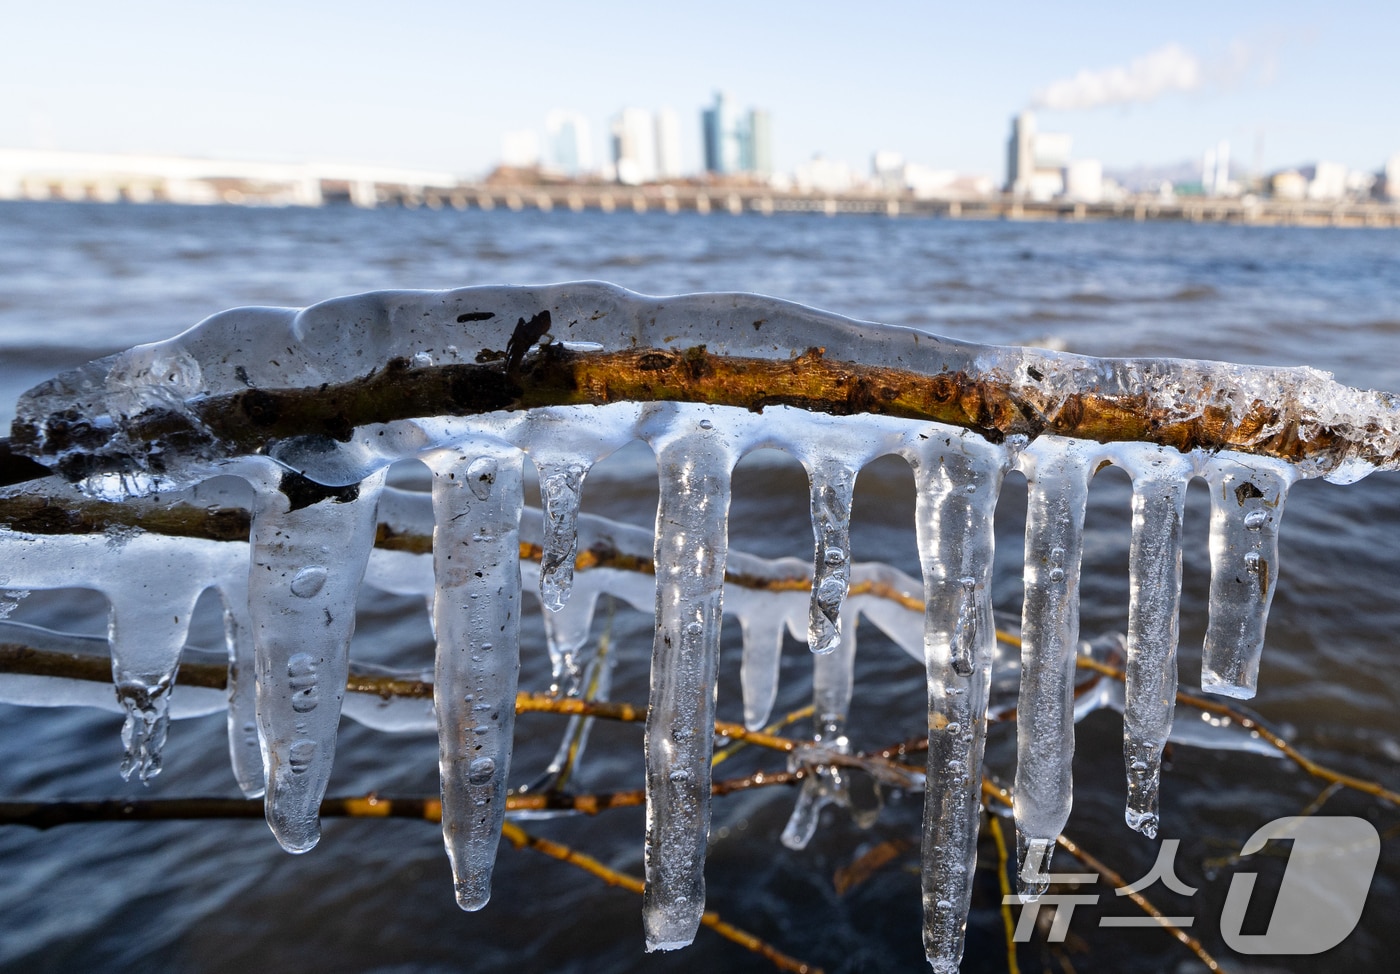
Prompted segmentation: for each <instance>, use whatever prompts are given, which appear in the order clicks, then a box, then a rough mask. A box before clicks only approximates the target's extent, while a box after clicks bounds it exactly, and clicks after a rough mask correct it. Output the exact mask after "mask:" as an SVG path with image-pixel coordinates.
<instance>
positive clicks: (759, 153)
mask: <svg viewBox="0 0 1400 974" xmlns="http://www.w3.org/2000/svg"><path fill="white" fill-rule="evenodd" d="M749 146H750V148H749V165H748V168H749V169H750V170H751V171H753V172H755V173H758V174H759V175H760V176H770V175H772V173H773V120H772V117H771V116H770V115H769V114H768V113H767V112H766V111H764V110H763V109H761V108H755V109H753V110H752V111H750V112H749Z"/></svg>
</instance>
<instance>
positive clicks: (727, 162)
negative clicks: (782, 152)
mask: <svg viewBox="0 0 1400 974" xmlns="http://www.w3.org/2000/svg"><path fill="white" fill-rule="evenodd" d="M752 121H753V119H752V113H750V114H749V116H748V117H746V116H744V115H741V114H740V113H739V110H738V109H737V108H736V107H735V106H734V103H733V101H732V100H731V99H730V97H729V94H728V93H727V92H723V91H720V92H716V93H715V103H714V106H713V107H711V108H707V109H705V110H704V111H703V112H702V113H701V127H702V129H703V133H704V137H705V168H706V169H707V170H708V171H709V172H712V173H718V174H720V175H731V174H733V173H739V172H747V171H750V170H752V169H754V168H755V163H756V161H757V160H756V159H755V158H754V143H753V133H752V127H751V126H752ZM763 125H764V128H765V130H767V129H768V128H769V126H768V122H767V114H766V113H765V114H764V122H763ZM765 138H766V139H767V138H768V137H765ZM764 152H765V153H766V154H767V155H768V156H769V158H768V160H767V162H768V164H769V166H770V167H771V165H772V150H771V147H770V146H769V145H767V144H765V148H764Z"/></svg>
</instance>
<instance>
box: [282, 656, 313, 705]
mask: <svg viewBox="0 0 1400 974" xmlns="http://www.w3.org/2000/svg"><path fill="white" fill-rule="evenodd" d="M287 678H288V679H287V684H288V686H289V687H291V691H292V709H293V710H295V711H296V712H297V713H299V714H305V713H310V712H311V711H313V710H315V709H316V704H317V703H318V702H319V701H318V700H317V681H316V661H315V660H314V659H312V658H311V657H310V656H309V655H307V654H306V653H297V654H296V655H295V656H293V657H292V658H291V659H289V660H287Z"/></svg>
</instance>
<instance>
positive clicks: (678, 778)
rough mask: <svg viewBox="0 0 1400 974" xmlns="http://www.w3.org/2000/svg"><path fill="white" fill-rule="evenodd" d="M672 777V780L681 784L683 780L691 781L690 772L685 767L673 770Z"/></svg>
mask: <svg viewBox="0 0 1400 974" xmlns="http://www.w3.org/2000/svg"><path fill="white" fill-rule="evenodd" d="M670 779H671V780H672V781H674V782H676V783H677V784H680V783H681V782H685V781H689V780H690V772H689V771H687V770H686V769H685V768H677V769H676V770H674V771H672V772H671V774H670Z"/></svg>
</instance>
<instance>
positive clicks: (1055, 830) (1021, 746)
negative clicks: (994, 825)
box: [1015, 436, 1101, 899]
mask: <svg viewBox="0 0 1400 974" xmlns="http://www.w3.org/2000/svg"><path fill="white" fill-rule="evenodd" d="M1100 451H1101V448H1100V447H1099V446H1098V445H1097V444H1093V443H1085V442H1083V441H1080V440H1067V439H1064V438H1062V437H1050V436H1046V437H1041V438H1040V439H1038V440H1036V441H1035V442H1034V443H1032V444H1031V445H1030V446H1029V447H1027V448H1026V449H1025V450H1024V451H1023V452H1022V453H1021V456H1020V459H1019V461H1018V462H1019V464H1020V469H1021V470H1022V472H1024V473H1025V475H1026V481H1027V484H1028V486H1029V492H1028V497H1027V499H1026V561H1025V600H1024V602H1023V604H1022V608H1021V692H1020V699H1019V702H1018V704H1017V709H1016V784H1015V801H1016V806H1015V818H1016V862H1017V867H1016V870H1017V871H1016V875H1017V879H1018V880H1019V886H1020V892H1021V895H1022V896H1024V897H1027V898H1032V899H1033V898H1036V897H1038V896H1040V894H1042V893H1044V892H1045V889H1046V887H1047V886H1048V885H1049V881H1048V879H1046V876H1047V874H1048V872H1049V868H1050V855H1051V852H1053V850H1054V848H1055V837H1056V836H1057V835H1059V834H1060V832H1061V831H1063V830H1064V827H1065V822H1066V821H1068V820H1069V810H1070V803H1071V801H1072V785H1071V779H1070V769H1071V765H1072V764H1073V761H1074V674H1075V663H1074V655H1075V652H1076V651H1077V650H1078V648H1079V563H1080V555H1081V553H1082V550H1083V540H1084V538H1083V535H1084V511H1085V504H1086V503H1087V501H1088V496H1089V478H1090V476H1091V475H1092V473H1093V469H1094V466H1093V465H1094V464H1095V462H1096V460H1097V458H1098V455H1099V453H1100Z"/></svg>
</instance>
